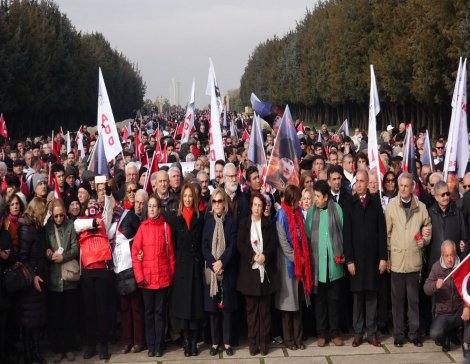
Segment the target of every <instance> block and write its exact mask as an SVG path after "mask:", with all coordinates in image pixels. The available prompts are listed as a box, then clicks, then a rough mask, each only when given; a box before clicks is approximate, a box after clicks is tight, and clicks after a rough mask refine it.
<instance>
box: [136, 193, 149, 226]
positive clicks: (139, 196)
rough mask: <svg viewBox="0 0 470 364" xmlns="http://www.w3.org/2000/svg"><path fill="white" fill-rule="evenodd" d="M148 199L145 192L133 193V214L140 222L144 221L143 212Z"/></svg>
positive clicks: (144, 215)
mask: <svg viewBox="0 0 470 364" xmlns="http://www.w3.org/2000/svg"><path fill="white" fill-rule="evenodd" d="M148 198H149V195H148V193H147V192H146V191H145V190H142V189H140V190H137V192H136V193H135V202H134V213H135V214H136V215H137V217H138V218H139V219H140V221H144V220H145V219H146V213H145V212H144V211H145V205H146V204H147V201H148Z"/></svg>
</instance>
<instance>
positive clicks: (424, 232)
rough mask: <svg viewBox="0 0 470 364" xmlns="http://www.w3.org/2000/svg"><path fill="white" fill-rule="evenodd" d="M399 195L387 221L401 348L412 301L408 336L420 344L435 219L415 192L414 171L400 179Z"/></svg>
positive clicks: (391, 204) (390, 206)
mask: <svg viewBox="0 0 470 364" xmlns="http://www.w3.org/2000/svg"><path fill="white" fill-rule="evenodd" d="M398 189H399V194H398V196H397V198H395V199H393V200H391V201H390V202H389V204H388V205H387V209H386V211H385V218H386V222H387V246H388V256H389V260H388V267H389V268H390V270H391V288H392V317H393V337H394V345H395V346H396V347H399V348H401V347H402V346H403V343H404V340H405V317H404V314H405V311H406V307H405V304H406V303H407V304H408V324H409V332H408V336H409V339H410V341H411V342H412V343H413V344H414V345H415V346H417V347H421V346H423V343H422V341H421V338H420V337H419V332H418V329H419V291H420V289H419V287H420V285H419V281H420V271H421V268H422V266H423V261H422V253H423V248H424V246H425V245H427V244H428V243H429V241H430V238H431V231H430V229H431V219H430V218H429V214H428V211H427V209H426V206H425V205H424V204H423V203H422V202H420V201H419V200H418V199H417V197H416V196H414V195H413V193H412V192H413V189H414V181H413V176H412V175H411V174H410V173H402V174H401V175H400V177H399V178H398Z"/></svg>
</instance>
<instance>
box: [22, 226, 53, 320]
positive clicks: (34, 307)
mask: <svg viewBox="0 0 470 364" xmlns="http://www.w3.org/2000/svg"><path fill="white" fill-rule="evenodd" d="M18 241H19V244H20V252H19V260H20V261H21V262H22V263H23V264H24V265H25V266H26V267H27V268H28V269H29V271H30V272H31V275H32V276H33V277H36V276H39V277H41V278H42V279H43V280H44V282H43V283H42V284H41V288H42V291H41V292H38V291H37V290H36V289H35V288H34V284H33V285H32V286H30V287H27V288H25V289H24V290H23V291H22V292H21V295H20V299H19V306H18V312H19V320H20V324H21V326H24V327H29V328H35V327H41V326H44V325H45V324H46V294H45V292H46V287H45V283H46V277H47V272H46V269H47V260H46V249H47V241H46V233H45V229H44V227H40V228H37V227H36V226H35V225H34V223H32V222H31V221H28V220H25V219H24V218H21V219H20V220H19V224H18Z"/></svg>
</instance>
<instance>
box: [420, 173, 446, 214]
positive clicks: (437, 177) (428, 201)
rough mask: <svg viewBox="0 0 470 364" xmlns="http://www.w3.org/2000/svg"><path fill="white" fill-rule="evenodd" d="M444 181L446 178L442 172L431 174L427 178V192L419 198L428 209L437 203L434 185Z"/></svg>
mask: <svg viewBox="0 0 470 364" xmlns="http://www.w3.org/2000/svg"><path fill="white" fill-rule="evenodd" d="M443 179H444V177H443V176H442V173H440V172H434V173H431V174H429V175H428V176H427V177H426V180H425V185H426V190H425V192H424V193H422V194H421V196H420V197H419V200H420V201H421V202H422V203H424V204H425V205H426V208H430V207H431V206H432V205H434V203H435V202H436V200H435V199H434V185H435V184H436V183H437V182H439V181H442V180H443Z"/></svg>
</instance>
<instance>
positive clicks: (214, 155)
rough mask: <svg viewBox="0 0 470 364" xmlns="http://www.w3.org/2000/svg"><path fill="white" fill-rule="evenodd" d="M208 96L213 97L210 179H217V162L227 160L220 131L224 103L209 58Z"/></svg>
mask: <svg viewBox="0 0 470 364" xmlns="http://www.w3.org/2000/svg"><path fill="white" fill-rule="evenodd" d="M206 95H210V97H211V127H210V132H209V145H210V155H209V160H210V171H211V175H210V178H211V179H213V178H215V162H216V161H217V160H219V159H222V160H225V156H224V147H223V142H222V132H221V131H220V115H221V113H222V101H221V100H220V91H219V86H218V84H217V79H216V78H215V71H214V65H213V64H212V59H211V58H209V77H208V78H207V88H206Z"/></svg>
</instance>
